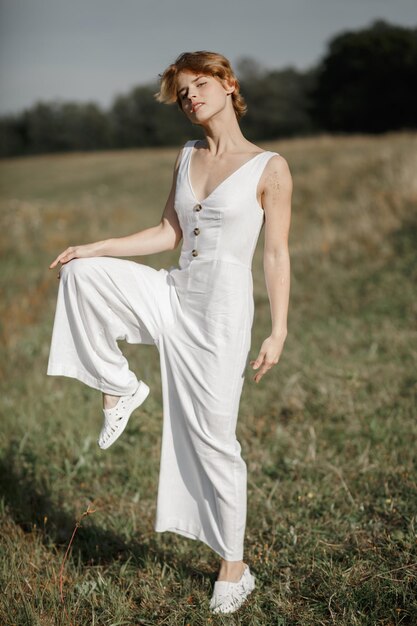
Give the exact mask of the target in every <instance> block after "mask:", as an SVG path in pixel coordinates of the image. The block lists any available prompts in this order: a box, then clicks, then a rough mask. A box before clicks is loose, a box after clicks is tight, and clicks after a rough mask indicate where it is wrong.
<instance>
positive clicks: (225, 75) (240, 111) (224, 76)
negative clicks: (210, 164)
mask: <svg viewBox="0 0 417 626" xmlns="http://www.w3.org/2000/svg"><path fill="white" fill-rule="evenodd" d="M184 71H189V72H193V73H201V74H205V75H206V76H214V78H217V79H218V80H220V82H222V81H224V80H227V81H228V82H231V83H232V84H234V85H235V90H234V92H233V93H232V103H233V108H234V110H235V114H236V117H237V119H238V120H239V119H240V118H241V117H243V116H244V115H245V113H246V111H247V108H248V107H247V105H246V102H245V99H244V97H243V96H242V94H241V93H240V83H239V81H238V79H237V77H236V75H235V73H234V71H233V70H232V67H231V65H230V62H229V61H228V60H227V59H226V57H224V56H223V55H222V54H219V53H218V52H208V51H207V50H198V51H197V52H182V53H181V54H180V55H179V56H178V57H177V58H176V59H175V62H174V63H171V65H169V66H168V67H167V68H166V70H165V71H164V72H163V73H162V74H158V76H159V77H160V87H159V91H158V92H157V93H155V94H154V98H156V100H157V101H158V102H163V103H164V104H173V103H174V102H176V103H177V105H178V107H179V108H180V109H181V111H182V105H181V100H180V98H179V96H178V85H177V76H178V74H179V72H184Z"/></svg>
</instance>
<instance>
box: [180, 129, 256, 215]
mask: <svg viewBox="0 0 417 626" xmlns="http://www.w3.org/2000/svg"><path fill="white" fill-rule="evenodd" d="M197 141H198V139H197V140H196V141H195V142H194V144H193V145H192V146H191V150H190V154H189V155H188V163H187V179H188V186H189V187H190V190H191V193H192V194H193V196H194V199H195V200H197V202H198V204H202V203H203V202H207V200H209V199H210V198H211V196H212V195H213V194H214V193H215V192H216V191H217V190H218V189H219V188H220V187H221V186H222V185H224V184H225V183H226V182H227V181H228V180H229V179H230V178H232V176H234V175H235V174H237V173H238V172H239V171H240V170H241V169H242V168H243V167H245V165H247V164H248V163H251V162H252V161H254V160H255V159H256V158H257V157H260V156H261V155H262V154H265V153H266V152H267V150H264V151H263V152H260V153H259V154H255V156H254V157H252V158H251V159H248V161H245V162H244V163H242V165H240V166H239V167H238V168H237V169H236V170H235V171H234V172H232V173H231V174H229V176H227V177H226V178H225V179H224V180H222V181H221V183H219V184H218V185H217V186H216V187H215V188H214V189H213V191H211V192H210V193H209V195H208V196H206V197H205V198H203V199H202V200H199V199H198V198H197V196H196V195H195V192H194V189H193V186H192V183H191V177H190V164H191V157H192V155H193V152H194V147H195V144H196V143H197Z"/></svg>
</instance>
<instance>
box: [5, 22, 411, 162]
mask: <svg viewBox="0 0 417 626" xmlns="http://www.w3.org/2000/svg"><path fill="white" fill-rule="evenodd" d="M236 74H237V76H238V78H239V81H240V84H241V92H242V94H243V96H244V97H245V99H246V102H247V104H248V112H247V114H246V115H245V116H244V117H243V118H242V119H241V121H240V126H241V128H242V132H243V133H244V134H245V136H246V137H247V138H248V139H249V140H251V141H261V140H268V139H275V138H280V137H293V136H299V135H304V136H305V135H311V134H315V133H318V132H323V131H328V132H333V133H353V132H361V133H362V132H363V133H382V132H386V131H390V130H411V129H415V128H417V89H416V88H415V85H416V84H417V28H407V27H403V26H395V25H391V24H388V23H387V22H386V21H383V20H377V21H375V22H374V23H373V24H371V25H370V26H369V27H366V28H364V29H361V30H357V31H346V32H342V33H339V34H338V35H336V36H334V37H333V38H332V39H331V40H330V42H329V44H328V47H327V50H326V53H325V55H324V57H323V59H322V60H321V61H320V62H319V63H318V64H317V65H316V66H314V67H312V68H311V69H309V70H307V71H298V70H296V69H294V68H292V67H287V68H284V69H280V70H266V69H265V68H264V67H263V66H261V65H260V64H259V63H258V62H256V61H254V60H253V59H251V58H248V57H241V58H240V59H239V61H238V62H237V64H236ZM158 88H159V86H158V83H157V82H155V83H151V84H148V85H140V86H137V87H135V88H133V89H132V90H131V91H130V92H129V93H127V94H125V95H119V96H117V97H116V98H115V99H114V101H113V103H112V105H111V106H110V108H109V110H108V111H105V110H103V109H102V108H101V107H100V106H98V105H97V104H95V103H94V102H89V103H86V104H85V103H83V104H82V103H77V102H64V103H60V102H42V101H41V102H37V103H36V104H35V105H34V106H32V107H31V108H28V109H26V110H24V111H23V112H21V113H19V114H14V115H5V116H2V117H0V156H3V157H4V156H18V155H30V154H40V153H51V152H66V151H89V150H101V149H119V148H134V147H145V146H176V145H181V144H182V143H183V142H185V141H186V140H187V139H189V135H190V122H189V120H188V119H187V118H186V117H185V115H184V114H182V113H181V112H180V111H179V110H178V107H177V105H176V104H174V105H168V106H167V105H162V104H160V103H158V102H157V101H156V100H155V98H154V94H155V93H156V91H158ZM193 128H194V131H193V132H194V135H195V137H196V138H198V137H199V136H201V137H203V133H202V131H201V129H200V128H199V127H198V126H194V127H193Z"/></svg>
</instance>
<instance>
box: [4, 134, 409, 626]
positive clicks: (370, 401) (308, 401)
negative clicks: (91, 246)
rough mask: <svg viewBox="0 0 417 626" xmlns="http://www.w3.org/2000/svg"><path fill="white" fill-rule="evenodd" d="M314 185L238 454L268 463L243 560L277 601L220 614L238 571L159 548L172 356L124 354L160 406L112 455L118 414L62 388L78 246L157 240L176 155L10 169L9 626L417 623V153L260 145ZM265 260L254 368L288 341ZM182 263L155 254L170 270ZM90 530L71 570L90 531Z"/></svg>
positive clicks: (191, 546)
mask: <svg viewBox="0 0 417 626" xmlns="http://www.w3.org/2000/svg"><path fill="white" fill-rule="evenodd" d="M261 145H262V147H263V148H266V149H271V150H275V151H277V152H280V153H281V154H283V155H284V156H285V157H286V159H287V160H288V162H289V164H290V168H291V171H292V174H293V179H294V194H293V217H292V226H291V233H290V254H291V301H290V308H289V318H288V337H287V341H286V344H285V347H284V351H283V353H282V357H281V359H280V362H279V363H278V365H276V366H275V368H273V369H272V370H271V371H270V372H268V373H267V374H266V375H265V376H264V378H263V379H262V381H261V382H260V384H259V385H256V384H255V383H254V382H253V380H252V371H251V370H250V368H248V371H247V377H246V382H245V386H244V390H243V394H242V398H241V404H240V415H239V420H238V429H237V433H238V439H239V441H240V442H241V444H242V454H243V456H244V458H245V460H246V462H247V464H248V519H247V533H246V544H245V561H246V562H248V563H249V564H250V565H251V569H252V570H253V572H254V573H255V575H256V577H257V582H258V586H257V588H256V591H255V592H254V594H252V596H251V598H250V600H248V602H247V604H246V605H245V607H242V609H240V611H239V612H238V613H236V614H234V615H233V616H229V617H227V616H223V617H222V616H213V615H211V613H210V612H209V610H208V601H209V598H210V595H211V591H212V585H213V583H214V580H215V579H216V576H217V567H218V562H219V559H218V557H217V556H216V555H215V554H214V553H213V552H212V551H211V550H210V549H209V548H208V547H207V546H205V545H204V544H202V543H200V542H197V541H192V540H190V539H186V538H184V537H181V536H179V535H175V534H174V533H169V532H167V533H162V534H159V533H155V532H154V531H153V520H154V514H155V505H156V490H157V479H158V469H159V453H160V438H161V428H162V395H161V380H160V372H159V361H158V352H157V350H156V348H154V347H153V346H145V345H141V346H132V345H128V344H125V343H123V342H121V343H120V345H121V347H122V348H123V350H124V352H125V354H126V356H127V357H128V359H129V361H130V364H131V367H132V369H133V370H134V371H135V372H136V373H137V374H138V376H139V377H142V378H143V379H144V380H146V381H147V383H148V384H149V386H150V387H151V389H152V394H151V395H150V396H149V399H148V400H147V402H146V403H145V405H144V407H143V409H142V410H141V412H140V413H138V416H139V417H138V418H136V419H135V420H133V421H132V422H131V423H129V427H128V429H127V430H126V432H125V433H124V435H123V436H122V437H121V438H120V439H119V440H118V442H117V444H115V446H114V447H112V449H111V452H110V453H103V452H102V451H101V450H100V449H99V448H98V446H97V444H96V438H97V435H98V432H99V430H100V428H101V419H102V418H101V397H100V395H99V393H98V392H97V391H95V390H93V389H90V388H89V387H87V386H85V385H82V384H81V383H79V382H78V381H75V380H71V379H68V378H56V377H47V376H46V365H47V358H48V353H49V341H50V336H51V330H52V322H53V314H54V310H55V303H56V294H57V286H58V281H57V280H56V274H57V272H56V271H50V270H49V269H48V265H49V263H50V262H51V261H52V259H53V258H55V256H56V255H57V254H58V253H59V252H60V251H61V250H63V249H64V248H66V247H67V246H68V245H74V244H77V243H87V242H89V241H93V240H98V239H103V238H106V237H110V236H119V235H124V234H128V233H131V232H134V231H136V230H140V229H143V228H146V227H148V226H150V225H153V224H155V223H157V222H158V221H159V219H160V216H161V214H162V211H163V208H164V205H165V201H166V197H167V195H168V192H169V188H170V184H171V176H172V166H173V162H174V157H175V154H176V150H167V149H165V150H160V149H155V150H131V151H126V152H108V153H95V154H74V155H59V156H41V157H33V158H20V159H8V160H3V161H2V162H1V181H0V189H1V203H0V206H1V213H0V215H1V228H0V248H1V269H2V271H1V275H0V287H1V293H2V298H1V301H0V312H1V340H2V344H1V345H2V360H1V366H0V367H1V371H0V374H1V381H2V382H1V428H0V463H1V467H0V470H1V471H0V482H1V490H0V495H1V499H0V520H1V535H0V542H1V543H0V546H1V552H0V554H1V556H0V577H1V590H2V593H1V595H0V623H2V624H3V623H4V624H7V626H11V625H12V624H16V625H18V626H29V625H31V626H32V625H34V626H38V625H41V626H47V625H48V626H49V625H50V626H61V625H62V626H64V625H65V626H69V624H71V623H72V624H74V625H76V626H92V625H94V626H95V625H97V626H98V625H100V626H101V625H103V626H104V625H105V626H116V625H122V624H127V625H129V626H132V625H139V624H140V625H155V624H158V625H159V624H161V625H162V624H163V625H172V626H174V625H175V626H177V625H184V626H185V625H187V624H189V625H190V626H191V625H193V626H195V625H200V624H223V623H224V624H226V623H227V624H231V623H233V624H245V625H259V624H262V625H263V624H265V625H268V626H269V625H274V624H276V625H277V626H278V625H279V624H281V625H282V626H284V624H285V626H289V625H301V626H310V625H311V626H316V625H317V626H318V625H326V626H327V625H328V624H329V625H330V624H336V625H338V626H356V625H361V626H362V625H364V626H368V625H369V626H371V625H372V626H373V625H376V624H378V625H384V626H392V625H394V624H395V625H396V624H398V625H400V624H401V625H412V624H416V623H417V584H416V581H417V550H416V547H417V507H416V504H417V485H416V478H417V473H416V457H417V455H416V434H417V426H416V414H417V411H416V395H417V376H416V361H417V349H416V345H417V344H416V335H417V333H416V324H415V322H416V313H417V299H416V297H415V285H416V279H417V263H416V260H417V259H416V256H417V255H416V249H417V211H416V206H417V177H416V171H417V135H416V134H411V133H396V134H388V135H384V136H379V137H367V136H354V137H337V138H335V137H331V136H321V137H316V138H309V139H294V140H286V141H280V142H270V143H264V144H261ZM262 247H263V233H262V234H261V237H260V240H259V244H258V249H257V252H256V255H255V258H254V265H253V275H254V284H255V304H256V309H255V321H254V327H253V334H252V350H251V355H250V358H255V357H256V356H257V352H258V349H259V347H260V345H261V343H262V341H263V339H264V338H265V337H266V336H267V334H268V333H269V330H270V310H269V302H268V298H267V294H266V288H265V282H264V276H263V270H262ZM178 255H179V249H177V250H176V251H174V252H172V253H168V252H166V253H164V254H159V255H152V256H149V257H136V259H135V260H136V261H138V262H141V263H146V264H149V265H151V266H153V267H155V268H160V267H168V266H169V265H171V264H173V263H176V262H177V259H178ZM91 503H93V507H94V512H93V513H91V515H88V516H86V517H84V518H83V519H82V521H81V524H80V527H79V528H78V529H77V532H76V535H75V538H74V541H73V543H72V546H71V550H70V552H69V554H68V558H67V560H66V562H65V563H64V578H63V593H64V598H65V601H64V604H62V603H61V600H60V570H61V566H62V564H63V561H64V555H65V552H66V549H67V546H68V544H69V541H70V538H71V535H72V533H73V530H74V527H75V524H76V522H77V520H79V519H80V518H81V515H82V514H83V512H85V511H86V510H87V507H88V506H89V504H91Z"/></svg>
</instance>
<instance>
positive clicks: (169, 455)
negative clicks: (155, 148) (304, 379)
mask: <svg viewBox="0 0 417 626" xmlns="http://www.w3.org/2000/svg"><path fill="white" fill-rule="evenodd" d="M196 141H198V140H191V141H187V143H186V144H185V146H184V148H183V152H182V157H181V162H180V166H179V170H178V176H177V183H176V193H175V209H176V211H177V214H178V218H179V222H180V225H181V228H182V233H183V243H182V249H181V255H180V258H179V264H178V267H177V266H171V267H170V268H169V269H164V268H162V269H160V270H156V269H154V268H151V267H149V266H147V265H144V264H141V263H136V262H134V261H129V260H126V259H119V258H112V257H93V258H86V259H73V260H72V261H70V262H69V263H66V264H64V265H63V266H62V268H61V272H60V274H61V280H60V284H59V290H58V299H57V306H56V312H55V319H54V326H53V331H52V340H51V347H50V353H49V362H48V369H47V374H48V375H51V376H70V377H73V378H77V379H78V380H80V381H82V382H84V383H86V384H87V385H89V386H90V387H93V388H95V389H98V390H100V391H104V392H106V393H110V394H115V395H126V394H128V393H133V391H134V390H135V389H136V387H137V384H138V379H137V377H136V375H135V374H134V373H133V372H132V371H131V370H130V369H129V365H128V362H127V360H126V358H125V357H124V355H123V353H122V352H121V350H120V348H119V346H118V344H117V341H116V340H119V339H123V340H126V341H127V342H128V343H143V344H154V345H156V346H157V348H158V350H159V354H160V367H161V381H162V398H163V431H162V445H161V460H160V473H159V484H158V496H157V511H156V519H155V523H154V529H155V531H157V532H163V531H172V532H175V533H178V534H180V535H183V536H186V537H189V538H192V539H198V540H200V541H202V542H204V543H206V544H207V545H208V546H209V547H210V548H212V549H213V550H214V551H215V552H216V553H217V554H219V555H220V556H221V557H223V558H224V559H227V560H231V561H238V560H241V559H243V542H244V533H245V526H246V483H247V475H246V463H245V461H244V460H243V458H242V456H241V446H240V444H239V442H238V440H237V439H236V432H235V431H236V422H237V416H238V408H239V402H240V397H241V392H242V387H243V381H244V375H245V368H246V365H247V360H248V356H249V350H250V345H251V329H252V323H253V314H254V301H253V282H252V271H251V266H252V258H253V254H254V251H255V247H256V244H257V241H258V237H259V233H260V231H261V228H262V225H263V218H264V213H263V209H262V208H261V207H260V206H259V204H258V201H257V198H256V190H257V185H258V182H259V180H260V178H261V175H262V173H263V171H264V168H265V166H266V163H267V161H268V160H269V159H270V158H271V157H272V156H274V155H276V154H278V153H276V152H270V151H265V152H262V153H261V154H258V155H256V156H255V157H252V158H251V159H250V160H249V161H247V162H245V163H244V164H243V165H242V166H241V167H239V168H238V169H237V170H235V171H234V172H233V173H232V174H231V175H230V176H228V177H227V178H226V179H225V180H224V181H223V182H221V183H220V184H219V185H218V186H217V187H216V188H215V189H214V190H213V191H212V193H210V195H209V196H207V197H206V198H204V199H203V200H201V201H199V200H198V199H197V198H196V197H195V194H194V191H193V189H192V185H191V181H190V176H189V164H190V158H191V155H192V153H193V146H194V144H195V143H196ZM145 382H146V381H145Z"/></svg>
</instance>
